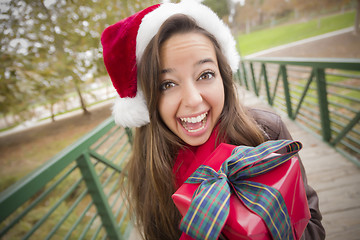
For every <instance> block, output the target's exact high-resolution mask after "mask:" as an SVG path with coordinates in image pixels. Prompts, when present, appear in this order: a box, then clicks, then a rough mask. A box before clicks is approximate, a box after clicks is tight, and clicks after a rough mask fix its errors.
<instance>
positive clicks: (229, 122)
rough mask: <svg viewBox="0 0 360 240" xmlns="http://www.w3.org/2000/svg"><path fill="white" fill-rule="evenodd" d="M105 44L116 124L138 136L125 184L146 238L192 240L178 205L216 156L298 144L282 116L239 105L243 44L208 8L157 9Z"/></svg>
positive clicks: (313, 226)
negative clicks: (181, 191)
mask: <svg viewBox="0 0 360 240" xmlns="http://www.w3.org/2000/svg"><path fill="white" fill-rule="evenodd" d="M102 44H103V49H104V61H105V65H106V68H107V70H108V72H109V75H110V77H111V79H112V82H113V84H114V87H115V88H116V90H117V92H118V93H119V95H120V98H119V99H118V100H116V102H115V105H114V111H113V115H114V117H115V121H116V122H117V123H118V124H119V125H122V126H128V127H136V132H135V138H134V144H133V154H132V157H131V159H130V161H129V164H128V167H127V173H128V175H127V176H126V177H127V181H128V189H127V192H128V194H129V195H128V200H129V203H130V207H131V210H132V211H133V213H134V216H135V219H136V221H137V227H138V228H139V229H140V232H142V233H143V235H144V237H145V239H178V238H179V237H180V236H181V238H182V239H188V237H189V236H187V235H186V234H184V233H182V232H181V231H180V230H179V228H178V227H179V223H180V221H181V215H180V213H179V211H178V210H177V209H176V207H175V205H174V203H173V201H172V199H171V196H172V194H173V193H174V192H175V191H176V190H177V189H178V188H179V187H180V186H181V185H182V184H183V183H184V182H185V181H186V179H187V178H188V177H189V176H190V175H191V174H192V173H193V172H194V171H195V170H196V169H197V168H198V167H199V166H200V165H201V164H202V163H203V162H204V161H205V160H206V159H207V158H208V157H209V156H210V155H211V154H212V153H213V152H214V150H215V149H216V148H217V147H218V146H219V145H220V144H221V143H227V144H232V145H246V146H253V147H255V146H258V145H259V144H261V143H263V142H265V141H267V140H276V139H291V136H290V134H289V133H288V131H287V130H286V127H285V126H284V124H283V123H282V121H281V119H280V118H279V117H278V116H277V115H275V114H272V113H268V112H264V111H260V110H251V109H245V108H244V107H243V106H242V105H241V104H240V103H239V101H238V98H237V94H236V92H237V91H236V87H235V83H234V81H233V78H232V72H235V71H236V70H237V67H238V64H239V57H238V54H237V52H236V48H235V41H234V39H233V37H232V35H231V33H230V30H229V28H228V27H227V26H226V25H225V24H224V23H223V22H222V21H221V20H220V19H219V18H218V17H217V16H216V15H215V14H214V13H213V12H212V11H211V10H210V9H209V8H207V7H205V6H203V5H201V4H198V3H194V2H191V1H187V2H181V3H179V4H171V3H166V4H162V5H155V6H152V7H149V8H147V9H145V10H143V11H141V12H139V13H137V14H135V15H133V16H130V17H129V18H127V19H124V20H122V21H120V22H118V23H116V24H114V25H112V26H110V27H109V28H107V29H106V30H105V31H104V33H103V35H102ZM301 168H302V172H303V176H304V185H305V188H306V190H307V194H308V195H307V197H308V202H309V206H310V208H311V210H312V219H311V221H310V223H309V224H308V227H307V229H306V230H305V234H304V236H305V235H306V236H307V238H311V239H322V238H323V236H324V232H323V228H322V225H321V222H320V220H321V214H320V211H319V209H318V207H317V202H318V199H317V195H316V193H315V192H314V191H313V190H312V188H311V187H309V186H308V185H307V181H306V175H305V172H304V169H303V167H302V165H301ZM124 177H125V176H124ZM310 203H311V204H310Z"/></svg>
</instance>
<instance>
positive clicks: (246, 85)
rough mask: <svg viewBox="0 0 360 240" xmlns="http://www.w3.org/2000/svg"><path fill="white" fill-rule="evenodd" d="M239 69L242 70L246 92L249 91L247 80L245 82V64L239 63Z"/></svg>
mask: <svg viewBox="0 0 360 240" xmlns="http://www.w3.org/2000/svg"><path fill="white" fill-rule="evenodd" d="M241 68H242V70H243V79H244V83H245V87H246V90H249V84H248V80H247V72H246V68H245V64H244V62H243V61H241Z"/></svg>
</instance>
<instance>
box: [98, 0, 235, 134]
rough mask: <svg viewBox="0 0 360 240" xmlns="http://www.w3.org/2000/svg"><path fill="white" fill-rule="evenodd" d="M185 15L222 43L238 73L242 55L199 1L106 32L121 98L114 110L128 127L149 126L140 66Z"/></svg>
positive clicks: (162, 8)
mask: <svg viewBox="0 0 360 240" xmlns="http://www.w3.org/2000/svg"><path fill="white" fill-rule="evenodd" d="M179 13H181V14H185V15H188V16H190V17H192V18H193V19H195V21H196V23H197V24H198V26H199V27H201V28H203V29H205V30H207V31H208V32H209V33H211V34H212V35H213V36H214V37H215V38H216V40H217V41H218V43H219V45H220V47H221V51H222V52H223V54H224V56H225V57H226V59H227V61H228V64H229V65H230V67H231V69H232V70H233V71H234V72H235V71H236V70H237V69H238V64H239V60H240V58H239V55H238V53H237V51H236V46H235V45H236V42H235V40H234V38H233V36H232V34H231V32H230V29H229V28H228V27H227V26H226V25H225V24H224V23H223V21H222V20H220V19H219V17H218V16H217V15H216V14H215V13H214V12H213V11H212V10H211V9H210V8H208V7H206V6H204V5H202V4H200V3H196V2H195V1H183V2H181V3H177V4H174V3H163V4H158V5H154V6H151V7H148V8H146V9H144V10H142V11H140V12H138V13H136V14H134V15H132V16H130V17H128V18H125V19H123V20H121V21H119V22H117V23H115V24H114V25H111V26H109V27H108V28H106V29H105V31H104V32H103V34H102V36H101V43H102V46H103V55H104V63H105V66H106V69H107V71H108V73H109V75H110V78H111V81H112V83H113V85H114V87H115V89H116V91H117V93H118V94H119V97H118V98H117V99H116V100H115V103H114V107H113V116H114V120H115V122H116V123H117V124H118V125H121V126H124V127H141V126H144V125H146V124H148V123H149V121H150V120H149V112H148V109H147V106H146V102H145V99H144V97H143V94H142V91H141V89H140V87H139V86H138V84H137V62H139V60H140V59H141V57H142V55H143V53H144V50H145V48H146V46H147V45H148V44H149V42H150V41H151V39H152V38H153V37H154V36H155V34H156V33H157V32H158V30H159V28H160V27H161V25H162V24H163V23H164V22H165V21H166V19H168V18H169V17H171V16H172V15H175V14H179Z"/></svg>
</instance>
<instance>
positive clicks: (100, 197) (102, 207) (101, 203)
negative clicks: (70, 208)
mask: <svg viewBox="0 0 360 240" xmlns="http://www.w3.org/2000/svg"><path fill="white" fill-rule="evenodd" d="M76 161H77V164H78V166H79V168H80V171H81V174H82V176H83V179H84V181H85V183H86V186H87V188H88V192H89V194H90V195H91V197H92V199H93V202H94V204H95V206H96V209H97V212H98V214H99V216H100V218H101V221H102V223H103V226H104V228H105V231H106V232H107V235H108V238H109V239H121V234H120V232H119V229H118V227H117V224H116V220H115V218H114V215H113V213H112V211H111V208H110V206H109V203H108V200H107V198H106V196H105V194H104V191H103V189H102V186H101V183H100V180H99V178H98V176H97V174H96V171H95V168H94V165H93V164H92V163H91V161H90V156H89V154H88V153H84V154H83V155H81V156H80V157H79V158H78V159H76Z"/></svg>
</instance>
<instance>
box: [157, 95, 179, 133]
mask: <svg viewBox="0 0 360 240" xmlns="http://www.w3.org/2000/svg"><path fill="white" fill-rule="evenodd" d="M158 111H159V114H160V117H161V119H162V120H163V121H164V123H165V124H166V125H167V126H168V127H169V128H171V126H169V125H170V124H171V123H172V122H173V121H175V115H176V107H175V106H174V101H172V99H171V98H170V97H168V96H164V95H163V96H161V97H160V99H159V104H158Z"/></svg>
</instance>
